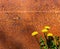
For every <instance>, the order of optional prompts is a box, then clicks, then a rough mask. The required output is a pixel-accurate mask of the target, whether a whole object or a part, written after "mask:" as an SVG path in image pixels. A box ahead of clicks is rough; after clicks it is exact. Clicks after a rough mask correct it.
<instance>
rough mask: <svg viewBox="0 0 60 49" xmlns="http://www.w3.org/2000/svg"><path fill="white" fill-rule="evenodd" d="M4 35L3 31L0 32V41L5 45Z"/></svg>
mask: <svg viewBox="0 0 60 49" xmlns="http://www.w3.org/2000/svg"><path fill="white" fill-rule="evenodd" d="M6 39H7V38H6V35H5V32H4V31H0V41H1V42H2V43H6Z"/></svg>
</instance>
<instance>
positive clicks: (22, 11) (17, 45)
mask: <svg viewBox="0 0 60 49" xmlns="http://www.w3.org/2000/svg"><path fill="white" fill-rule="evenodd" d="M45 25H49V26H50V27H51V29H50V30H49V32H52V33H53V34H54V35H58V36H60V0H0V49H39V45H38V43H37V42H36V40H35V38H34V37H32V36H31V33H32V32H33V31H38V32H39V35H38V38H39V37H40V36H41V35H42V36H43V33H41V30H42V29H43V28H44V26H45Z"/></svg>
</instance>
